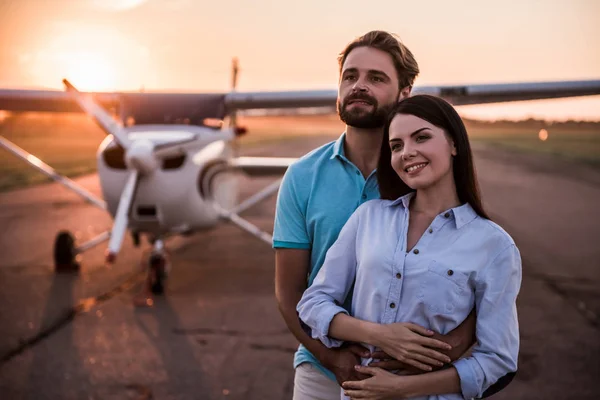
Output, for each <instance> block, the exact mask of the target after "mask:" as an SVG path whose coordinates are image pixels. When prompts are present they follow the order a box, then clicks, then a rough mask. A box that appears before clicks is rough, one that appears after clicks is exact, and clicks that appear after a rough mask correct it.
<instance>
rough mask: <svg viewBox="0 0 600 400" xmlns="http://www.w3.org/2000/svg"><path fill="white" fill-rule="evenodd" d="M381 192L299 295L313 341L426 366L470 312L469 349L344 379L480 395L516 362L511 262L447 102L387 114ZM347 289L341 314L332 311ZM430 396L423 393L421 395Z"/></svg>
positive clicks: (421, 100) (516, 270)
mask: <svg viewBox="0 0 600 400" xmlns="http://www.w3.org/2000/svg"><path fill="white" fill-rule="evenodd" d="M377 174H378V182H379V191H380V194H381V199H380V200H372V201H369V202H366V203H364V204H363V205H362V206H360V207H359V208H358V209H357V210H356V212H355V213H354V214H353V215H352V216H351V218H350V219H349V220H348V222H347V223H346V225H345V226H344V228H343V229H342V231H341V232H340V235H339V237H338V239H337V241H336V242H335V244H334V245H333V246H332V247H331V248H330V250H329V251H328V253H327V256H326V259H325V261H324V264H323V267H322V269H321V270H320V272H319V274H318V276H317V277H316V279H315V281H314V283H313V285H312V286H311V287H310V288H309V289H308V290H307V291H306V292H305V293H304V295H303V297H302V299H301V301H300V303H299V304H298V312H299V316H300V319H301V320H302V321H303V322H304V323H305V324H306V325H307V326H308V327H309V328H310V330H311V334H312V337H313V338H319V339H320V340H321V341H322V342H323V343H324V344H325V345H327V346H329V347H334V346H340V345H342V343H343V342H344V341H351V342H360V343H363V344H365V345H366V346H367V347H369V348H370V349H371V351H372V352H373V351H383V352H385V353H387V354H388V355H390V356H391V357H393V358H396V359H398V360H400V361H403V362H405V363H407V364H410V365H413V366H416V367H419V368H421V369H423V370H425V371H430V370H431V366H439V365H440V364H441V363H440V361H441V360H442V358H441V357H440V353H439V352H437V351H436V350H434V348H435V347H437V348H440V346H439V343H437V342H436V341H434V340H433V339H431V338H428V337H427V336H429V335H431V334H432V332H431V331H429V330H435V331H438V332H440V333H442V334H445V333H447V332H449V331H451V330H452V329H454V328H455V327H456V326H458V325H459V324H460V323H461V322H462V321H463V320H464V319H465V318H466V317H467V316H468V315H469V313H470V312H471V310H472V309H473V308H475V310H476V315H477V324H476V335H477V343H476V345H475V346H474V348H473V351H472V355H471V356H469V357H465V358H462V359H460V360H457V361H456V362H453V363H452V364H446V365H445V368H442V369H441V370H438V371H435V372H430V373H426V374H420V375H396V374H392V373H390V372H387V371H384V370H382V369H379V368H372V367H367V366H366V365H367V364H368V363H369V362H370V361H371V359H363V363H362V364H363V366H357V369H358V370H359V371H360V372H362V373H364V374H367V375H371V377H369V378H368V379H365V380H363V381H355V382H345V383H344V384H343V389H344V392H345V395H347V396H349V397H352V398H370V399H388V398H389V399H391V398H415V397H422V398H429V399H434V398H437V399H441V398H443V399H459V398H472V397H480V396H481V395H482V394H483V392H484V391H485V390H486V389H487V388H488V387H490V386H491V385H492V384H493V383H495V382H496V381H497V380H498V379H499V378H500V377H502V376H504V375H506V374H507V373H510V372H514V371H516V368H517V355H518V350H519V331H518V322H517V311H516V304H515V303H516V297H517V294H518V292H519V288H520V284H521V259H520V254H519V251H518V249H517V247H516V246H515V243H514V241H513V240H512V238H511V237H510V236H509V235H508V234H507V233H506V232H505V231H504V230H502V228H500V227H499V226H498V225H496V224H495V223H493V222H491V221H490V219H489V218H488V216H487V215H486V213H485V212H484V210H483V207H482V205H481V199H480V196H479V190H478V187H477V182H476V178H475V171H474V168H473V161H472V155H471V149H470V145H469V141H468V137H467V133H466V130H465V127H464V124H463V123H462V120H461V119H460V117H459V115H458V114H457V113H456V111H455V110H454V109H453V108H452V106H451V105H450V104H448V103H447V102H445V101H444V100H442V99H440V98H437V97H433V96H426V95H421V96H413V97H410V98H408V99H406V100H403V101H401V102H400V103H399V104H398V105H397V106H396V108H395V109H394V110H393V111H392V113H391V114H390V117H389V118H388V121H387V124H386V127H385V130H384V137H383V142H382V147H381V155H380V160H379V165H378V169H377ZM353 284H354V285H355V286H354V291H353V297H352V306H351V310H350V313H348V312H347V311H346V310H344V309H343V308H341V307H340V306H339V305H338V304H342V303H343V302H344V299H345V298H346V296H347V294H348V293H349V291H350V289H351V287H352V285H353ZM428 396H430V397H428Z"/></svg>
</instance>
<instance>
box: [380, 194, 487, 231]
mask: <svg viewBox="0 0 600 400" xmlns="http://www.w3.org/2000/svg"><path fill="white" fill-rule="evenodd" d="M414 195H415V192H410V193H408V194H405V195H404V196H401V197H399V198H398V199H396V200H394V201H393V202H391V203H390V204H389V206H390V207H392V206H397V205H400V204H402V207H404V208H405V209H408V206H409V205H410V200H411V199H412V198H413V196H414ZM440 215H441V216H443V217H444V218H452V219H453V220H454V223H455V225H456V229H460V228H462V227H463V226H465V225H466V224H468V223H469V222H471V221H473V220H474V219H475V218H477V213H476V212H475V210H473V207H471V205H470V204H469V203H465V204H463V205H461V206H458V207H454V208H451V209H449V210H447V211H444V212H442V213H441V214H440Z"/></svg>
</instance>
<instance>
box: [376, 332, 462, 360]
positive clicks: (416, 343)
mask: <svg viewBox="0 0 600 400" xmlns="http://www.w3.org/2000/svg"><path fill="white" fill-rule="evenodd" d="M432 335H433V331H430V330H428V329H425V328H423V327H421V326H419V325H415V324H411V323H405V322H398V323H394V324H385V325H378V326H377V331H376V332H375V333H374V335H373V343H372V344H374V345H376V346H377V347H379V348H380V349H381V350H383V351H384V352H385V353H387V354H389V355H390V356H392V357H393V358H395V359H396V360H398V361H400V362H403V363H405V364H409V365H412V366H413V367H416V368H419V369H421V370H423V371H431V370H432V366H436V367H441V366H442V365H444V364H443V363H449V362H450V361H451V360H450V358H449V357H448V356H446V355H445V354H442V353H440V352H439V351H436V350H433V349H443V350H450V349H452V347H451V346H450V345H449V344H447V343H444V342H442V341H440V340H436V339H432V338H429V337H427V336H432Z"/></svg>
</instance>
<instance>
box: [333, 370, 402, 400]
mask: <svg viewBox="0 0 600 400" xmlns="http://www.w3.org/2000/svg"><path fill="white" fill-rule="evenodd" d="M356 370H357V371H358V372H360V373H362V374H365V375H370V377H369V378H367V379H365V380H362V381H346V382H344V383H342V388H343V389H344V394H345V395H346V396H348V397H350V398H351V399H353V400H354V399H368V400H386V399H400V398H403V391H402V382H403V379H405V378H404V377H402V376H398V375H394V374H392V373H391V372H388V371H385V370H383V369H381V368H374V367H363V366H359V365H357V366H356Z"/></svg>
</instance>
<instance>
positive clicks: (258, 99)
mask: <svg viewBox="0 0 600 400" xmlns="http://www.w3.org/2000/svg"><path fill="white" fill-rule="evenodd" d="M238 70H239V69H238V63H237V60H236V59H234V61H233V64H232V90H231V91H230V92H226V93H161V92H142V93H139V92H100V93H83V92H80V91H78V90H77V89H76V88H75V87H74V86H73V85H72V84H71V83H70V82H69V81H68V80H63V83H64V85H65V91H56V90H11V89H0V110H7V111H13V112H19V111H46V112H84V113H86V114H87V115H89V116H90V117H91V118H93V119H94V120H95V121H96V123H97V124H98V125H99V126H100V128H102V129H103V130H104V132H105V133H106V134H107V136H106V138H105V139H104V140H103V141H102V143H101V144H100V146H99V148H98V151H97V171H98V176H99V180H100V186H101V190H102V198H98V197H96V196H94V195H93V194H91V193H89V192H88V191H87V190H85V189H84V188H82V187H81V186H80V185H78V184H77V183H75V182H74V181H72V180H70V179H69V178H67V177H64V176H61V175H60V174H58V173H57V172H56V171H55V170H54V169H52V167H50V166H49V165H47V164H45V163H44V162H43V161H41V160H40V159H38V158H37V157H35V156H34V155H32V154H30V153H28V152H27V151H25V150H24V149H22V148H20V147H18V146H17V145H15V144H14V143H12V142H10V141H8V140H7V139H6V138H4V137H2V136H0V146H1V147H3V148H4V149H6V150H7V151H9V152H11V153H12V154H14V155H15V156H16V157H18V158H20V159H21V160H23V161H25V162H27V163H28V164H30V165H31V166H32V167H34V168H35V169H37V170H38V171H40V172H42V173H44V174H45V175H47V176H49V177H50V178H52V179H53V180H55V181H56V182H58V183H60V184H61V185H63V186H65V187H67V188H68V189H69V190H71V191H73V192H75V193H76V194H77V195H79V196H81V197H82V198H83V199H84V200H85V201H87V202H89V203H91V204H93V205H94V206H96V207H99V208H101V209H103V210H105V211H107V212H108V213H109V214H110V216H111V217H112V218H113V226H112V228H111V229H110V230H109V231H106V232H103V233H101V234H99V235H97V236H96V237H94V238H92V239H90V240H88V241H87V242H85V243H82V244H77V243H75V239H74V236H73V235H72V234H71V233H70V232H68V231H60V232H59V233H58V234H57V236H56V238H55V242H54V265H55V270H56V271H57V272H64V271H73V270H75V271H76V270H78V268H79V265H78V263H77V256H78V255H80V254H82V253H84V252H85V251H87V250H89V249H91V248H93V247H95V246H98V245H100V244H101V243H103V242H105V241H108V246H107V249H106V261H107V262H108V263H114V262H115V259H116V256H117V254H118V252H119V251H120V249H121V245H122V242H123V239H124V237H125V235H126V233H127V230H129V231H130V234H131V235H132V238H133V242H134V245H135V246H139V244H140V236H141V235H145V236H146V237H147V238H148V241H149V243H150V244H151V245H152V251H151V253H150V257H149V260H148V265H149V268H148V278H147V279H148V280H147V282H148V285H149V287H150V288H151V291H152V293H154V294H162V293H163V292H164V290H165V284H166V279H167V276H168V273H169V271H170V268H171V267H170V264H169V263H168V259H167V255H166V250H165V240H166V239H167V238H168V237H170V236H172V235H189V234H192V233H194V232H196V231H200V230H205V229H211V228H214V227H215V226H217V225H218V224H219V223H221V221H228V222H231V223H233V224H235V225H237V226H238V227H239V228H241V229H242V230H244V231H246V232H248V233H250V234H251V235H253V236H255V237H256V238H258V239H260V240H262V241H263V242H265V243H266V244H268V245H269V246H270V245H271V243H272V236H271V235H270V234H269V233H267V232H265V231H263V230H261V229H259V228H258V227H257V226H255V225H253V224H252V223H250V222H248V221H247V220H245V219H244V218H242V217H241V216H240V214H241V213H242V212H244V211H245V210H247V209H249V208H250V207H252V206H254V205H256V204H257V203H259V202H261V201H263V200H265V199H267V198H268V197H270V196H272V195H274V194H275V193H276V192H277V191H278V188H279V184H280V183H281V176H282V175H283V174H284V173H285V171H286V169H287V168H288V167H289V165H290V164H291V163H293V162H294V161H295V160H296V159H295V158H281V157H239V156H237V155H236V151H235V145H236V140H237V138H238V137H239V136H240V135H242V134H245V133H246V132H245V128H243V127H240V126H238V125H237V118H236V116H237V113H238V111H242V110H253V109H273V108H274V109H285V108H294V109H301V108H308V107H334V106H335V105H336V101H337V96H338V93H337V90H303V91H279V92H278V91H264V92H239V91H237V90H236V84H237V75H238ZM412 94H431V95H435V96H439V97H442V98H444V99H446V100H447V101H449V102H450V103H452V104H453V105H469V104H484V103H499V102H510V101H522V100H538V99H551V98H563V97H574V96H589V95H598V94H600V80H584V81H555V82H529V83H506V84H474V85H444V86H424V87H419V86H416V87H415V88H414V89H413V90H412ZM239 173H245V174H247V175H249V176H251V177H255V176H275V177H276V179H275V181H274V182H273V183H272V184H270V185H268V186H267V187H266V188H264V189H262V190H260V191H259V192H257V193H256V194H254V195H253V196H251V197H250V198H248V199H247V200H245V201H243V202H242V203H240V204H236V203H237V193H238V187H237V178H236V177H237V176H238V175H237V174H239Z"/></svg>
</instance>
